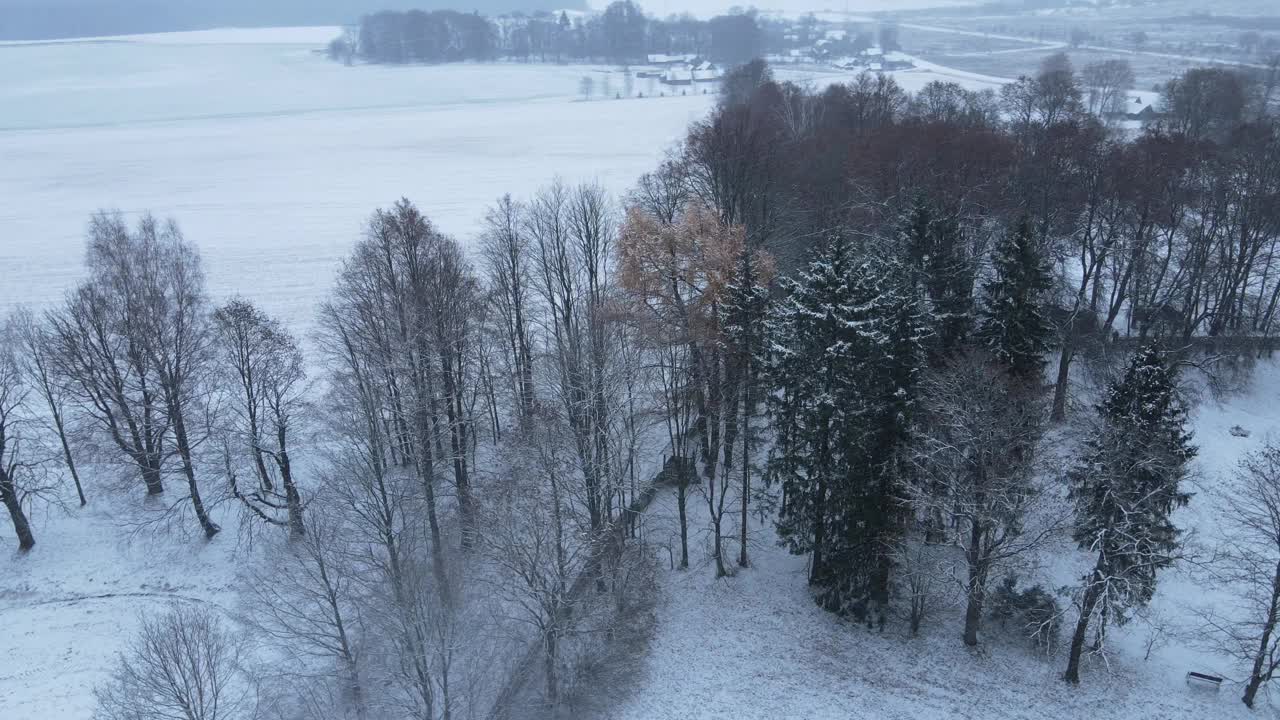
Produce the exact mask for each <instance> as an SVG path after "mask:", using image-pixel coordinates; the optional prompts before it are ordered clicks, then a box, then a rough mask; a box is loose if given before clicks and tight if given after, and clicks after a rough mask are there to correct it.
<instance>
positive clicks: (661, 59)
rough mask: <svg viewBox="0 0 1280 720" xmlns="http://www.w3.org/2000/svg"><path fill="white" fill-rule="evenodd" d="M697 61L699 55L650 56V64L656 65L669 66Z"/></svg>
mask: <svg viewBox="0 0 1280 720" xmlns="http://www.w3.org/2000/svg"><path fill="white" fill-rule="evenodd" d="M695 59H697V55H663V54H655V55H650V56H649V62H651V63H654V64H655V65H667V64H671V63H682V62H690V61H692V60H695Z"/></svg>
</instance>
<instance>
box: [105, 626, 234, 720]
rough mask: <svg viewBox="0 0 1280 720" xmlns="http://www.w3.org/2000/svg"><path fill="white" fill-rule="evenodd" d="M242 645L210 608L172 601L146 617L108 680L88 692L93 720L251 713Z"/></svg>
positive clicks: (222, 718) (213, 718)
mask: <svg viewBox="0 0 1280 720" xmlns="http://www.w3.org/2000/svg"><path fill="white" fill-rule="evenodd" d="M244 659H245V648H244V647H243V645H242V643H241V642H240V641H239V640H237V638H236V637H235V635H234V634H233V631H232V630H231V629H230V628H228V627H227V626H226V625H225V624H224V623H223V622H222V621H221V620H219V619H218V616H217V615H215V614H214V612H213V611H211V610H209V609H208V608H205V607H199V606H191V605H175V606H174V607H173V608H172V609H170V610H168V611H167V612H165V613H164V614H162V615H159V616H152V617H146V618H143V620H142V628H141V630H140V632H139V634H138V637H137V638H136V639H135V640H134V641H133V643H132V644H131V645H130V646H129V647H128V648H127V649H126V650H125V651H124V652H123V653H122V654H121V656H120V660H119V664H118V665H117V666H116V670H115V672H114V673H113V675H112V677H111V679H110V680H108V681H107V682H106V683H105V684H103V685H101V686H99V687H98V688H97V690H96V691H95V694H96V695H97V699H98V708H97V711H96V713H95V718H97V720H140V719H141V718H164V719H165V720H251V719H252V718H256V717H257V716H258V715H257V710H258V708H257V697H256V695H255V688H254V686H253V683H252V681H251V680H250V679H249V678H248V676H247V674H246V672H245V670H244V668H243V667H242V661H243V660H244Z"/></svg>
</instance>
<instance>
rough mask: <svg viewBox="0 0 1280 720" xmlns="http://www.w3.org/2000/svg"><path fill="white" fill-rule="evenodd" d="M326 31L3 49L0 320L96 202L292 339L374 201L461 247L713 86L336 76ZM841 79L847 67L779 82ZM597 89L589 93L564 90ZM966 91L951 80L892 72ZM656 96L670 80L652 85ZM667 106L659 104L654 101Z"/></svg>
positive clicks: (50, 273) (71, 276)
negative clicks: (171, 234) (155, 237)
mask: <svg viewBox="0 0 1280 720" xmlns="http://www.w3.org/2000/svg"><path fill="white" fill-rule="evenodd" d="M331 36H332V29H330V28H320V29H314V28H301V29H299V28H285V29H281V30H273V31H262V30H224V31H209V32H200V33H174V34H172V35H155V36H138V37H133V38H124V39H112V40H111V41H85V42H59V43H45V44H25V45H19V44H11V45H3V46H0V67H4V68H5V71H4V73H3V74H0V158H3V161H2V162H0V198H2V200H0V267H3V268H5V273H4V280H3V281H2V282H0V311H3V310H7V309H8V308H9V307H10V306H12V305H14V304H17V303H32V304H35V305H41V304H44V303H48V302H51V301H54V300H56V299H58V298H60V297H61V296H62V294H63V292H65V290H66V289H67V288H68V287H70V286H71V285H72V284H73V283H74V281H75V280H76V278H77V277H78V276H79V272H80V263H81V256H82V251H81V247H82V243H83V234H84V228H85V225H86V223H87V220H88V218H89V215H90V214H91V213H93V212H94V211H95V210H97V209H99V208H119V209H121V210H123V211H125V212H126V213H130V214H132V213H140V212H143V211H145V210H150V211H152V212H153V213H156V214H159V215H165V216H168V215H171V216H173V217H175V218H176V219H177V220H178V221H179V223H180V224H181V226H182V228H183V230H184V231H185V233H186V234H187V236H188V237H189V238H190V239H192V240H194V241H196V242H197V243H198V244H199V245H200V248H201V250H202V252H203V253H204V257H205V261H206V266H207V271H208V274H209V279H210V286H211V290H212V292H213V293H214V295H215V296H225V295H228V294H231V293H237V292H239V293H243V294H246V295H248V296H251V297H252V298H254V299H255V300H257V301H258V302H260V303H261V304H262V305H263V306H264V307H265V308H266V309H268V310H269V311H271V312H274V313H278V314H281V315H283V316H284V317H285V318H286V319H287V320H288V321H289V322H290V323H293V324H296V325H300V326H304V327H305V326H306V325H307V324H308V323H309V322H310V320H311V317H312V315H313V311H314V308H315V306H316V304H317V302H318V301H319V300H320V299H321V298H322V297H323V295H324V293H325V292H326V291H327V289H328V288H329V287H330V285H331V281H332V277H333V273H334V271H335V269H336V267H337V263H338V261H339V260H340V258H341V257H342V256H343V255H344V254H345V253H346V251H347V249H348V248H349V247H350V246H351V244H352V242H353V241H354V240H355V239H356V238H357V237H358V234H359V233H360V230H361V226H362V223H363V221H364V219H365V218H366V217H367V216H368V215H369V214H370V213H371V212H372V211H373V210H374V209H375V208H377V207H381V206H386V205H389V204H391V203H393V202H395V201H396V200H397V199H398V198H400V197H402V196H404V197H408V198H409V199H411V200H413V201H414V202H416V203H418V204H419V206H420V207H421V208H422V209H423V211H424V212H426V213H427V215H428V216H429V217H430V218H431V219H432V220H433V221H434V222H435V223H436V224H437V225H438V226H440V227H441V228H442V229H443V230H445V231H446V232H449V233H453V234H455V235H457V236H459V237H460V238H462V239H464V240H465V239H467V238H468V237H469V236H470V235H472V234H474V232H475V231H476V228H477V224H478V222H479V220H480V218H481V217H482V215H483V212H484V208H485V207H486V205H487V204H489V203H491V202H493V201H494V200H495V199H496V198H497V197H499V196H500V195H502V194H503V193H508V192H509V193H512V194H515V195H517V196H519V195H525V194H528V193H530V192H531V191H533V190H534V189H536V188H537V187H538V186H539V185H541V184H544V183H546V182H549V181H550V180H551V179H552V178H553V177H554V176H556V175H559V176H561V177H563V178H565V179H566V180H568V181H571V182H577V181H584V180H596V181H599V182H600V183H602V184H603V185H604V186H605V187H606V188H608V189H609V190H610V191H612V192H614V193H622V192H625V191H626V190H627V189H628V188H629V187H631V186H632V184H633V183H634V182H635V180H636V178H637V177H638V176H639V175H640V174H641V173H643V172H645V171H647V170H650V169H652V168H653V167H654V166H655V165H656V163H657V161H658V160H659V158H660V157H661V155H662V153H663V152H664V151H665V150H666V149H667V148H668V147H670V146H671V144H672V143H674V142H677V141H678V140H679V139H680V138H681V137H682V136H683V134H684V132H685V129H686V128H687V126H688V124H689V123H690V122H691V121H692V120H695V119H697V118H699V117H701V116H702V115H704V114H705V113H706V111H707V110H708V109H709V108H710V107H711V105H712V103H713V100H714V99H713V97H712V96H711V95H706V96H703V95H690V96H675V97H670V96H669V97H653V95H654V94H656V92H662V91H663V90H664V88H663V87H662V86H656V87H653V88H651V87H649V86H648V85H647V82H646V81H636V83H635V85H634V90H635V92H637V93H640V92H643V93H645V95H646V96H648V97H645V98H643V99H624V100H614V99H607V100H606V99H603V98H602V97H601V95H602V94H603V92H602V89H603V87H604V84H605V83H606V82H608V83H609V84H610V87H611V88H612V90H613V92H612V93H609V94H608V97H609V98H612V97H613V95H614V94H616V93H618V92H620V91H621V90H622V88H623V85H622V81H621V79H620V77H619V75H618V74H617V73H609V72H607V71H608V70H609V68H591V67H582V66H553V65H540V64H533V65H524V64H514V63H501V64H464V65H443V66H429V67H428V66H417V67H378V66H359V67H353V68H348V67H343V66H341V65H340V64H338V63H333V62H329V61H328V60H326V59H324V58H323V57H321V56H320V55H318V54H316V52H315V50H316V49H317V47H319V46H320V45H322V40H323V39H324V38H328V37H331ZM779 74H780V75H781V76H782V77H785V78H787V79H802V80H804V79H811V80H813V81H814V82H815V83H816V84H825V83H829V82H838V81H842V80H845V79H847V78H848V77H849V75H848V74H847V73H841V72H828V71H821V70H790V69H788V70H785V71H780V73H779ZM586 75H590V76H593V77H594V78H595V86H596V88H597V91H596V92H597V99H595V100H592V101H590V102H583V101H582V99H581V96H580V94H579V82H580V81H581V79H582V77H583V76H586ZM931 79H948V80H958V81H961V82H965V83H966V84H971V85H973V86H977V87H986V86H991V85H993V84H995V83H996V82H998V81H996V80H994V79H990V78H980V77H970V76H966V75H963V74H957V73H951V72H949V71H947V70H946V69H945V68H937V69H933V68H931V69H928V70H917V71H911V72H903V73H899V80H900V81H901V82H902V83H903V85H904V86H905V87H907V88H908V89H918V88H919V87H920V86H923V85H924V83H925V82H928V80H931ZM665 89H666V90H668V91H669V90H670V88H665ZM668 95H670V92H668Z"/></svg>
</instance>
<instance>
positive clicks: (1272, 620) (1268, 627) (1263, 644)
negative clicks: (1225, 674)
mask: <svg viewBox="0 0 1280 720" xmlns="http://www.w3.org/2000/svg"><path fill="white" fill-rule="evenodd" d="M1278 613H1280V563H1276V569H1275V572H1274V573H1273V574H1272V576H1271V605H1270V607H1268V609H1267V619H1266V621H1265V622H1264V623H1263V625H1262V638H1261V639H1260V640H1259V641H1258V652H1257V654H1256V655H1254V658H1253V670H1252V672H1250V673H1249V683H1248V685H1246V686H1245V688H1244V704H1245V706H1247V707H1248V708H1249V709H1250V710H1252V709H1253V699H1254V697H1256V696H1257V694H1258V688H1260V687H1262V683H1264V682H1266V681H1267V679H1268V676H1269V675H1270V672H1263V668H1264V667H1265V666H1266V665H1267V660H1268V658H1269V657H1270V656H1271V653H1272V650H1271V635H1272V634H1273V633H1274V632H1275V629H1276V619H1277V617H1276V616H1277V614H1278Z"/></svg>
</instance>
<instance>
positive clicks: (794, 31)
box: [636, 19, 915, 86]
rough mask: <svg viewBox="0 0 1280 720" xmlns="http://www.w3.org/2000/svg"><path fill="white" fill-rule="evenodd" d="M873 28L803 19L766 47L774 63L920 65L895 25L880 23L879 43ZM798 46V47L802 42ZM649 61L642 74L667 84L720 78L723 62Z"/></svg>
mask: <svg viewBox="0 0 1280 720" xmlns="http://www.w3.org/2000/svg"><path fill="white" fill-rule="evenodd" d="M876 39H877V38H876V37H875V36H874V35H872V34H871V33H870V32H867V31H861V32H852V31H849V30H843V29H822V28H819V27H816V26H815V25H813V24H812V23H809V22H806V21H805V20H803V19H802V20H800V21H798V22H796V23H795V25H794V26H792V27H790V28H788V29H787V30H786V31H785V32H784V33H783V37H782V40H783V43H782V44H783V45H784V46H787V49H786V50H784V51H781V52H772V53H766V54H765V55H764V56H763V57H764V59H765V60H766V61H767V62H769V64H771V65H826V66H831V67H836V68H839V69H841V70H853V71H862V70H866V71H870V72H888V71H892V70H909V69H911V68H913V67H915V62H914V59H913V58H912V57H911V56H910V55H907V54H906V53H904V52H902V51H901V50H900V48H899V47H898V43H897V32H896V28H894V27H893V26H891V25H885V26H881V28H880V33H879V38H878V40H879V41H880V44H872V43H874V42H875V41H876ZM797 46H798V47H797ZM647 60H648V65H647V67H645V68H642V69H639V70H637V71H636V77H638V78H653V79H656V80H658V81H659V82H661V83H663V84H664V85H677V86H679V85H695V84H698V83H709V82H716V81H718V80H720V78H721V77H723V75H724V67H723V65H719V64H716V63H714V62H712V61H711V60H709V59H707V58H705V57H702V56H700V55H698V54H696V53H680V54H664V53H651V54H649V55H648V57H647Z"/></svg>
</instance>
